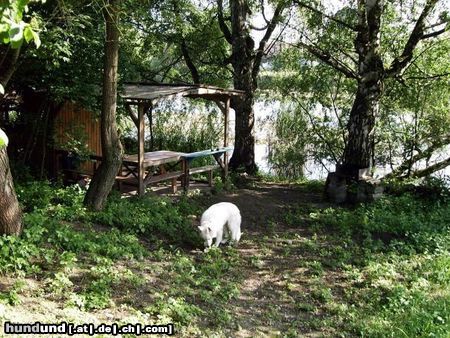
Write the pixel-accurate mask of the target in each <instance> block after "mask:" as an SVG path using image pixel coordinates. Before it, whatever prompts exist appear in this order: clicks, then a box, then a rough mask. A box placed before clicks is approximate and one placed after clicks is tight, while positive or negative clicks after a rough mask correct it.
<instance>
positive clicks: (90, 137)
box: [53, 101, 102, 175]
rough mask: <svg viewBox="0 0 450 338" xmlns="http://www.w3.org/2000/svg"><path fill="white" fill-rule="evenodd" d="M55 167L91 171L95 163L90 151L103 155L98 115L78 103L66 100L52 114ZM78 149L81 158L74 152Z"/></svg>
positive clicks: (88, 172) (81, 171)
mask: <svg viewBox="0 0 450 338" xmlns="http://www.w3.org/2000/svg"><path fill="white" fill-rule="evenodd" d="M53 124H54V125H53V130H54V135H53V137H54V144H55V146H54V157H55V158H54V161H53V163H54V166H55V168H54V170H55V173H60V172H61V171H64V172H65V173H66V174H67V173H70V172H71V171H73V172H80V173H85V174H88V175H92V174H93V173H94V163H93V162H92V161H89V160H87V157H88V156H89V155H96V156H101V155H102V145H101V134H100V118H99V117H98V116H97V115H96V114H94V113H92V112H90V111H89V110H87V109H84V108H83V107H81V106H80V105H78V104H76V103H73V102H70V101H66V102H65V103H64V104H63V105H62V106H61V108H60V109H59V110H58V111H56V113H55V115H54V118H53ZM75 153H81V154H82V155H83V156H81V159H80V158H79V157H78V156H74V154H75Z"/></svg>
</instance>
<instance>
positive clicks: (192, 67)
mask: <svg viewBox="0 0 450 338" xmlns="http://www.w3.org/2000/svg"><path fill="white" fill-rule="evenodd" d="M180 48H181V53H182V54H183V58H184V61H185V62H186V66H187V67H188V68H189V71H190V72H191V76H192V81H194V83H195V84H199V83H200V75H199V73H198V70H197V67H196V66H195V64H194V62H193V61H192V58H191V56H190V55H189V49H188V47H187V45H186V40H185V39H184V38H181V44H180Z"/></svg>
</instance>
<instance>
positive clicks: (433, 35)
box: [421, 25, 450, 40]
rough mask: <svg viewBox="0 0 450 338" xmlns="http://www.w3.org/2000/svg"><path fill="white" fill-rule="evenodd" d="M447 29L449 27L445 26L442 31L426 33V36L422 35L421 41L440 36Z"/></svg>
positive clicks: (449, 26)
mask: <svg viewBox="0 0 450 338" xmlns="http://www.w3.org/2000/svg"><path fill="white" fill-rule="evenodd" d="M449 28H450V25H447V26H445V27H444V28H442V29H440V30H438V31H435V32H431V33H428V34H423V35H422V38H421V39H422V40H425V39H428V38H433V37H435V36H438V35H441V34H443V33H445V32H446V31H448V30H449Z"/></svg>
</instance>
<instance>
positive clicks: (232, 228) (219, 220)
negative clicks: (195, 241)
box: [198, 202, 241, 248]
mask: <svg viewBox="0 0 450 338" xmlns="http://www.w3.org/2000/svg"><path fill="white" fill-rule="evenodd" d="M198 229H199V230H200V236H201V237H202V238H203V239H204V240H205V248H210V247H211V244H212V240H213V238H215V239H216V241H215V242H214V246H216V247H218V246H219V244H220V243H226V242H227V240H226V239H225V237H228V236H229V237H230V238H231V240H232V241H233V242H236V243H237V242H239V239H240V238H241V213H240V212H239V209H238V207H237V206H235V205H234V204H233V203H228V202H222V203H217V204H213V205H211V206H210V207H209V208H208V209H207V210H206V211H205V212H204V213H203V215H202V218H201V220H200V226H199V227H198Z"/></svg>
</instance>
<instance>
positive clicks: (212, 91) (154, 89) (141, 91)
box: [121, 83, 244, 101]
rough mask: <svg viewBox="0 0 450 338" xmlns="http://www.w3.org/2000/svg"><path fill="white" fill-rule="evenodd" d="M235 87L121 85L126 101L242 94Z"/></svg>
mask: <svg viewBox="0 0 450 338" xmlns="http://www.w3.org/2000/svg"><path fill="white" fill-rule="evenodd" d="M243 94H244V92H243V91H241V90H236V89H224V88H219V87H213V86H206V85H172V84H140V83H139V84H135V83H127V84H125V85H124V86H123V91H122V94H121V96H122V98H123V99H125V100H127V101H156V100H158V99H162V98H170V97H175V96H182V97H198V98H204V99H210V100H217V99H223V98H227V97H232V96H240V95H243Z"/></svg>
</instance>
